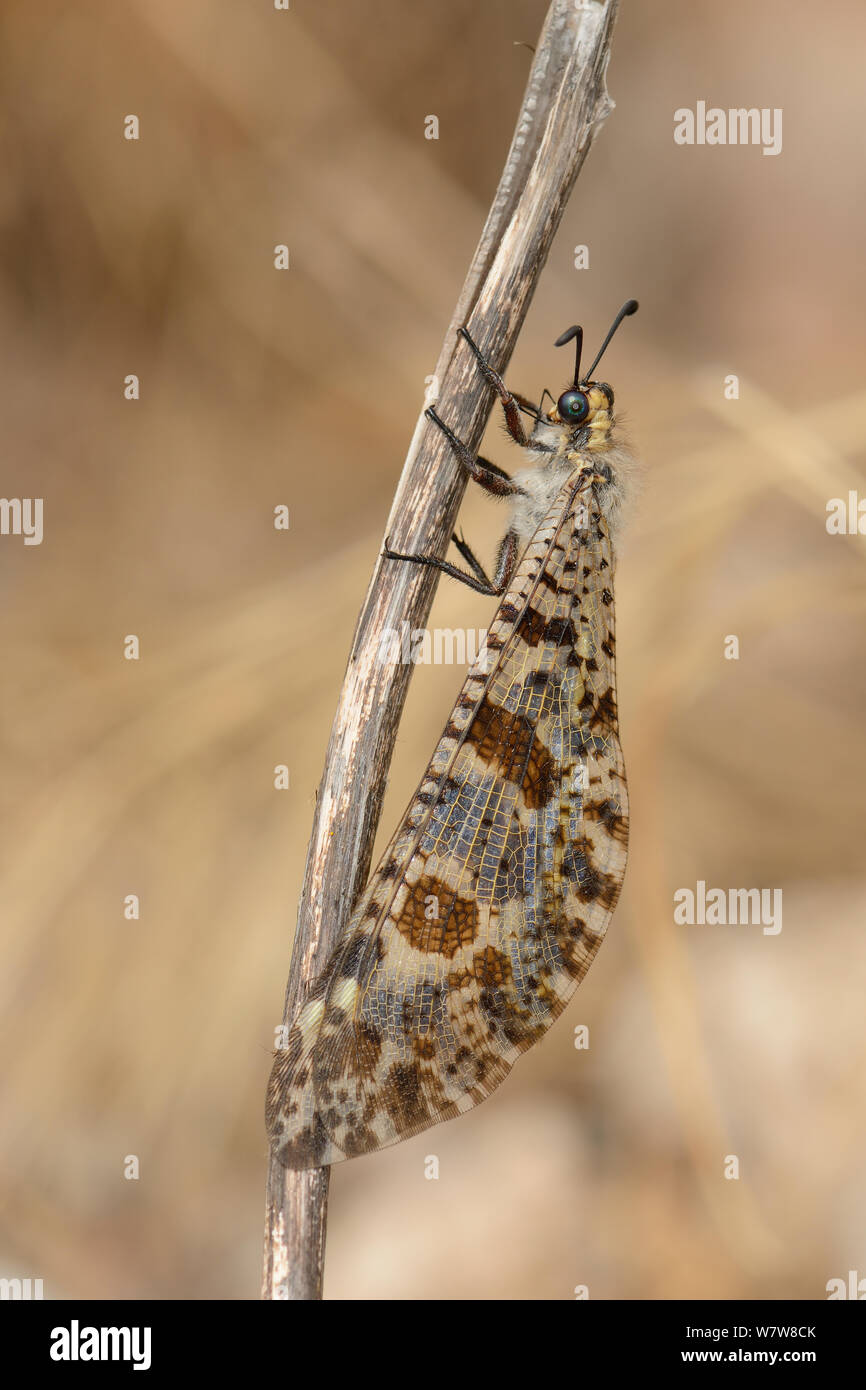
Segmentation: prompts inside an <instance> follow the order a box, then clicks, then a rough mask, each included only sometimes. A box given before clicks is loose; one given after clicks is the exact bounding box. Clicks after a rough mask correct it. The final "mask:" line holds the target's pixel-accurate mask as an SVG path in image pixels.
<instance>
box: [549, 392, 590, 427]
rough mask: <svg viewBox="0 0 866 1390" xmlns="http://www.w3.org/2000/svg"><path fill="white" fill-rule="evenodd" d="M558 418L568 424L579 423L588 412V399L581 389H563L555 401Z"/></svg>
mask: <svg viewBox="0 0 866 1390" xmlns="http://www.w3.org/2000/svg"><path fill="white" fill-rule="evenodd" d="M556 408H557V410H558V411H559V418H560V419H561V420H565V421H566V423H567V424H569V425H579V424H581V423H582V421H584V420H585V419H586V417H587V415H588V414H589V401H588V400H587V398H586V396H585V395H584V393H583V392H582V391H564V392H563V394H562V395H561V396H560V398H559V400H558V401H557V402H556Z"/></svg>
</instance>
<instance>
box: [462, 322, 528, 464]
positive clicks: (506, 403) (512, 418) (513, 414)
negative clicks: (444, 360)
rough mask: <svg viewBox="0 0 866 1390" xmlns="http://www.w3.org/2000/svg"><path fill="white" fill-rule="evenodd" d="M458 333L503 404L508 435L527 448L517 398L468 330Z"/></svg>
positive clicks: (526, 437)
mask: <svg viewBox="0 0 866 1390" xmlns="http://www.w3.org/2000/svg"><path fill="white" fill-rule="evenodd" d="M457 331H458V333H459V334H460V336H461V338H465V339H466V342H467V343H468V344H469V346H470V347H471V349H472V351H473V352H474V354H475V360H476V361H477V363H478V365H479V367H480V368H481V370H482V372H483V373H484V377H485V379H486V380H487V381H489V382H490V385H491V386H492V387H493V388H494V390H495V391H496V394H497V395H498V397H499V399H500V401H501V402H502V409H503V411H504V412H505V425H506V428H507V430H508V433H509V434H510V435H511V438H512V439H513V440H514V442H515V444H521V445H522V446H523V447H524V448H525V447H526V445H527V444H528V443H529V436H528V434H527V433H526V430H525V429H524V428H523V421H522V420H521V418H520V406H519V405H518V403H517V400H516V398H515V397H514V396H512V394H511V392H510V391H509V389H508V387H507V386H506V385H505V382H504V381H503V380H502V377H501V376H500V375H499V373H498V372H495V371H494V370H493V368H492V367H491V366H490V363H489V362H487V361H486V360H485V358H484V357H482V355H481V350H480V348H479V347H478V346H477V345H476V344H475V343H474V342H473V341H472V339H471V338H470V336H469V332H468V330H467V329H465V328H459V329H458V330H457Z"/></svg>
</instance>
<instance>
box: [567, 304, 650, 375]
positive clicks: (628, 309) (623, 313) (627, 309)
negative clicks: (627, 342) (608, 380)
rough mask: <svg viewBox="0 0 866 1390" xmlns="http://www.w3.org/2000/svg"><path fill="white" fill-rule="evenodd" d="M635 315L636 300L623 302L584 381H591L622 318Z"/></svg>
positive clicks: (571, 330) (571, 331)
mask: <svg viewBox="0 0 866 1390" xmlns="http://www.w3.org/2000/svg"><path fill="white" fill-rule="evenodd" d="M636 313H637V300H636V299H627V300H626V301H625V304H623V306H622V308H621V309H620V311H619V313H618V314H617V316H616V318H615V319H614V321H613V323H612V324H611V326H610V332H609V333H608V335H607V337H606V338H605V340H604V342H603V343H602V345H601V347H600V348H599V350H598V353H597V354H596V359H595V361H594V362H593V364H592V366H591V367H590V369H589V371H588V372H587V374H586V376H585V377H584V378H583V380H584V381H590V380H591V379H592V374H593V372H594V371H595V369H596V367H597V366H598V364H599V362H600V361H601V359H602V356H603V354H604V350H605V348H606V347H607V345H608V343H609V342H610V340H611V338H612V337H613V335H614V333H615V332H616V330H617V329H618V328H619V326H620V324H621V323H622V321H623V319H624V318H628V316H629V314H636ZM568 331H569V333H573V332H574V331H575V330H574V329H573V328H570V329H569V330H568ZM560 341H564V338H563V339H561V340H560ZM574 384H575V386H576V385H577V381H576V380H575V383H574Z"/></svg>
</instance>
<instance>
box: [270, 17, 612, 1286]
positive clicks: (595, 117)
mask: <svg viewBox="0 0 866 1390" xmlns="http://www.w3.org/2000/svg"><path fill="white" fill-rule="evenodd" d="M617 4H618V0H583V2H582V3H581V0H578V2H577V3H575V0H553V3H552V4H551V6H550V8H549V10H548V13H547V18H546V20H545V24H544V28H543V30H542V33H541V37H540V39H539V41H538V45H537V48H536V52H535V58H534V61H533V64H532V70H531V72H530V75H529V82H528V84H527V88H526V93H525V95H524V99H523V105H522V107H521V111H520V116H519V119H518V122H517V128H516V131H515V134H514V139H513V141H512V144H511V149H510V151H509V154H508V159H507V161H506V164H505V169H504V171H503V174H502V178H501V180H500V183H499V187H498V189H497V192H496V196H495V198H494V200H493V206H492V208H491V210H490V214H489V216H488V218H487V223H486V225H485V227H484V231H483V233H482V236H481V241H480V242H479V245H478V249H477V251H476V252H475V256H474V258H473V262H472V266H471V268H470V271H469V274H468V275H467V277H466V283H465V284H464V287H463V292H462V294H461V296H460V300H459V302H458V304H457V308H456V310H455V312H454V317H453V319H452V321H451V325H450V327H449V331H448V334H447V337H446V339H445V343H444V346H443V348H442V351H441V353H440V355H439V360H438V362H437V364H436V377H437V380H438V383H439V389H438V406H437V408H438V410H439V413H440V414H441V415H442V417H443V418H444V419H445V420H447V421H448V423H449V424H450V425H451V427H452V428H453V429H454V431H455V433H456V434H457V435H458V436H459V438H461V439H464V440H466V442H467V444H468V445H469V447H470V448H471V449H472V450H473V451H474V450H477V448H478V445H479V443H480V440H481V436H482V434H483V432H484V426H485V424H486V422H487V418H488V416H489V414H490V409H491V406H492V404H493V393H492V390H491V388H490V387H489V386H487V385H486V384H485V382H484V380H483V378H482V377H481V375H480V373H479V372H478V370H477V368H476V365H475V362H474V359H473V358H472V355H471V353H470V352H469V350H468V349H467V347H466V345H465V343H462V341H459V340H458V339H457V338H456V330H457V328H458V327H459V325H460V324H462V323H466V324H468V326H469V328H470V331H471V333H472V335H473V337H474V339H475V341H476V342H477V343H478V345H479V347H480V348H481V350H482V352H483V353H484V355H485V356H486V357H487V358H488V360H489V361H490V362H492V364H493V365H494V366H495V367H496V368H497V369H498V370H504V368H505V366H506V364H507V363H508V360H509V358H510V357H511V353H512V351H513V348H514V344H515V341H516V339H517V334H518V332H519V330H520V327H521V325H522V323H523V319H524V317H525V315H526V311H527V309H528V307H529V303H530V300H531V298H532V295H533V292H534V290H535V287H536V284H537V282H538V279H539V276H540V274H541V271H542V268H543V266H544V263H545V261H546V259H547V254H548V251H549V250H550V245H551V242H552V240H553V236H554V233H555V232H556V229H557V227H558V226H559V222H560V219H561V217H562V214H563V211H564V209H565V205H566V203H567V201H568V197H569V194H570V193H571V190H572V188H573V186H574V182H575V179H576V178H577V175H578V173H579V172H580V168H581V165H582V164H583V161H584V159H585V157H586V154H587V151H588V150H589V147H590V145H591V144H592V141H593V138H594V136H595V134H596V132H597V131H598V129H599V126H600V125H601V123H602V122H603V120H604V118H605V117H606V116H607V114H608V112H609V110H610V109H611V103H610V101H609V99H608V96H607V90H606V87H605V71H606V68H607V61H608V56H609V51H610V41H611V36H612V31H613V24H614V20H615V17H616V11H617ZM465 485H466V478H465V474H464V473H463V472H462V470H461V469H460V467H459V465H458V464H457V462H456V460H455V458H454V456H453V454H452V452H451V450H450V449H449V448H448V446H447V444H446V443H445V441H444V440H443V438H442V435H441V434H440V432H439V431H438V430H437V429H436V428H435V426H433V425H431V424H430V423H428V421H427V420H426V419H425V418H424V416H423V415H422V416H421V417H420V418H419V421H418V425H417V427H416V429H415V434H414V436H413V439H412V443H411V445H410V446H409V453H408V455H407V458H406V463H405V466H404V468H403V473H402V476H401V478H400V482H399V485H398V488H397V494H396V496H395V498H394V505H393V507H392V509H391V516H390V518H389V520H388V526H387V528H386V534H387V535H388V536H389V537H390V542H391V545H392V546H393V548H394V549H395V550H400V551H409V552H413V551H425V552H428V553H430V552H432V553H434V554H439V555H442V554H444V553H445V550H446V547H447V545H448V542H449V539H450V536H451V532H452V531H453V529H454V523H455V519H456V515H457V509H458V507H459V505H460V500H461V498H462V496H463V491H464V488H465ZM436 578H437V576H436V574H435V573H434V572H433V571H432V570H430V569H428V568H423V569H422V568H421V567H420V566H416V565H400V564H397V563H396V562H395V561H393V560H382V559H380V560H379V562H378V564H377V566H376V569H375V571H374V573H373V577H372V579H371V581H370V587H369V589H368V591H367V595H366V598H365V600H364V604H363V607H362V610H361V615H360V617H359V619H358V625H357V628H356V630H355V636H354V640H353V642H352V650H351V654H350V656H349V664H348V668H347V671H346V677H345V681H344V683H343V689H342V691H341V693H340V701H339V705H338V707H337V712H336V715H335V717H334V723H333V727H332V730H331V737H330V742H329V744H328V752H327V757H326V761H325V769H324V772H323V775H322V781H321V784H320V786H319V793H318V800H317V805H316V816H315V821H314V824H313V833H312V838H311V840H310V847H309V851H308V854H307V864H306V872H305V876H304V885H303V891H302V896H301V902H300V907H299V910H298V923H297V929H296V933H295V944H294V951H293V954H292V964H291V971H290V974H289V982H288V988H287V992H286V1008H285V1015H284V1017H285V1020H286V1021H288V1020H289V1019H290V1018H291V1017H292V1016H293V1015H294V1013H295V1010H296V1007H297V1004H298V1003H299V1001H300V1000H301V999H302V998H303V996H304V994H305V992H306V989H307V987H308V985H309V983H310V981H311V980H312V979H313V977H314V976H315V975H316V974H317V973H318V970H319V969H320V968H321V966H322V965H323V964H324V962H325V960H326V959H327V957H328V955H329V953H330V951H331V950H332V948H333V946H334V945H335V943H336V942H337V941H338V940H339V939H340V937H341V935H342V933H343V930H344V928H345V925H346V922H347V920H348V918H349V915H350V913H351V910H352V907H353V905H354V902H355V900H356V898H357V896H358V893H359V892H360V890H361V889H362V888H363V886H364V884H365V882H366V880H367V877H368V874H369V869H370V858H371V854H372V848H373V840H374V837H375V833H376V827H377V824H378V820H379V815H380V812H381V808H382V799H383V796H384V792H385V782H386V778H387V771H388V766H389V763H390V760H391V754H392V751H393V746H394V739H395V736H396V732H397V725H398V722H399V718H400V713H401V711H402V708H403V703H404V700H405V698H406V691H407V687H408V684H409V676H410V674H411V671H412V667H411V665H403V664H385V663H383V662H381V661H379V660H378V659H377V654H378V652H379V650H380V639H381V637H382V634H383V632H384V631H385V630H386V629H388V628H394V629H398V628H399V625H400V623H401V622H403V621H407V622H408V623H409V627H410V629H412V628H417V627H423V625H424V623H425V622H426V620H427V616H428V614H429V612H430V606H431V604H432V601H433V593H434V589H435V585H436ZM329 1172H330V1170H329V1169H327V1168H320V1169H315V1170H312V1171H309V1172H291V1171H289V1170H287V1169H285V1168H283V1167H282V1165H281V1164H280V1163H278V1162H277V1161H276V1159H274V1157H273V1155H272V1156H271V1159H270V1166H269V1171H268V1187H267V1211H266V1219H265V1251H264V1255H265V1259H264V1278H263V1284H262V1297H263V1298H266V1299H315V1298H321V1296H322V1274H323V1266H324V1250H325V1222H326V1213H327V1200H328V1176H329Z"/></svg>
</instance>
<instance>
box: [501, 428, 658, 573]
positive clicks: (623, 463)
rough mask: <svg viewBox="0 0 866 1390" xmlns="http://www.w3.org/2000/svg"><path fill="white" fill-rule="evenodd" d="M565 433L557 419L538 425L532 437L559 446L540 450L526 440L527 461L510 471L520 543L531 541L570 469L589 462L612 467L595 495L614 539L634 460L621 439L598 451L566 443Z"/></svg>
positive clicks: (635, 467)
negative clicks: (517, 490)
mask: <svg viewBox="0 0 866 1390" xmlns="http://www.w3.org/2000/svg"><path fill="white" fill-rule="evenodd" d="M611 433H613V431H611ZM569 434H570V431H565V430H564V429H563V427H562V426H561V425H547V424H539V425H537V426H536V428H535V430H534V431H533V435H532V437H533V439H537V440H539V441H540V442H541V443H544V444H553V445H556V446H557V451H556V453H555V454H549V453H542V452H540V451H538V450H533V448H532V447H531V446H530V447H529V448H528V449H527V450H526V455H525V456H526V457H527V458H528V459H529V460H530V466H529V467H528V468H521V469H519V470H518V472H516V473H514V474H513V481H514V482H515V483H517V484H518V486H519V487H520V488H522V490H523V491H522V493H517V494H516V496H514V497H513V498H512V499H511V524H510V529H511V530H512V531H514V532H515V533H516V535H517V537H518V540H519V542H520V545H521V547H522V546H525V545H528V544H529V542H530V540H531V539H532V537H533V535H534V534H535V532H536V531H537V530H538V527H539V526H540V525H541V522H542V521H543V520H544V518H545V516H546V515H547V513H548V512H549V511H550V508H551V507H552V506H553V503H554V502H555V500H556V496H557V494H558V492H559V491H560V489H561V488H562V487H563V485H564V484H565V483H566V482H567V480H568V478H569V477H570V476H571V474H573V473H576V472H577V471H578V470H579V469H580V468H582V467H586V466H587V465H595V466H597V467H603V468H604V469H605V471H606V470H607V469H609V470H610V474H611V477H610V481H609V482H608V483H606V484H604V485H602V486H600V487H599V489H598V497H599V502H600V505H601V510H602V512H603V513H604V516H605V517H606V519H607V523H608V528H609V531H610V536H611V541H612V542H613V543H614V544H615V543H616V538H617V535H618V533H619V530H620V527H621V524H622V517H623V509H624V507H625V505H626V503H627V502H628V499H629V497H630V496H631V494H632V492H633V490H634V486H635V481H636V475H637V472H638V465H637V461H636V460H635V458H634V456H633V454H632V453H631V450H630V449H629V448H628V446H627V445H626V444H625V442H622V441H620V440H619V439H616V440H615V441H614V440H611V441H609V443H608V446H607V447H606V448H605V449H600V450H598V451H595V450H589V449H585V448H577V449H574V448H570V447H569Z"/></svg>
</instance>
